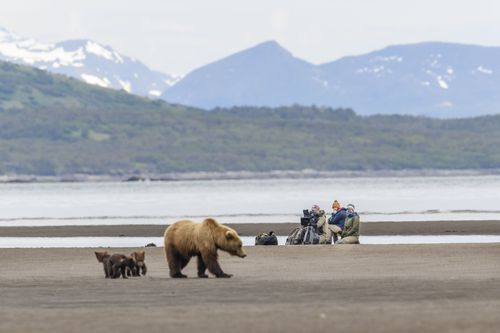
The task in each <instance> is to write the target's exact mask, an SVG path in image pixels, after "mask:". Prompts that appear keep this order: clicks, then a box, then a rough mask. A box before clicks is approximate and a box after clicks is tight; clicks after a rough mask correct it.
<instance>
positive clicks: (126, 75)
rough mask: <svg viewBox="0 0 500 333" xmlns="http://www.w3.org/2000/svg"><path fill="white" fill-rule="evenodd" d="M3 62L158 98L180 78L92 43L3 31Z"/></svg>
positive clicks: (0, 36) (0, 32)
mask: <svg viewBox="0 0 500 333" xmlns="http://www.w3.org/2000/svg"><path fill="white" fill-rule="evenodd" d="M0 60H5V61H10V62H15V63H19V64H25V65H31V66H34V67H37V68H40V69H43V70H47V71H50V72H54V73H58V74H65V75H68V76H71V77H74V78H77V79H80V80H82V81H85V82H87V83H89V84H95V85H99V86H102V87H108V88H114V89H123V90H126V91H127V92H130V93H134V94H138V95H143V96H150V97H159V96H160V95H161V94H162V93H163V92H164V91H165V90H166V89H168V88H169V87H170V86H172V85H173V84H174V83H175V82H176V81H177V80H178V79H180V77H174V76H172V75H167V74H163V73H160V72H157V71H153V70H151V69H149V68H148V67H146V66H145V65H144V64H143V63H141V62H140V61H138V60H136V59H133V58H130V57H127V56H124V55H121V54H119V53H118V52H116V51H114V50H113V49H112V48H111V47H109V46H104V45H101V44H99V43H97V42H94V41H91V40H69V41H63V42H59V43H56V44H44V43H40V42H38V41H36V40H34V39H30V38H23V37H20V36H17V35H15V34H13V33H11V32H9V31H7V30H6V29H3V28H1V27H0Z"/></svg>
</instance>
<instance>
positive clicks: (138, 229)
mask: <svg viewBox="0 0 500 333" xmlns="http://www.w3.org/2000/svg"><path fill="white" fill-rule="evenodd" d="M221 222H223V221H221ZM227 225H228V226H229V227H232V228H234V229H235V230H236V231H237V232H238V233H239V235H240V236H256V235H258V234H259V233H261V232H268V231H271V230H272V231H274V232H275V233H276V234H277V235H283V236H285V235H288V233H289V232H290V231H291V230H293V229H294V228H295V227H297V226H298V225H299V224H298V223H238V224H227ZM166 227H167V225H85V226H42V227H0V237H71V236H73V237H77V236H78V237H91V236H106V237H120V236H128V237H134V236H136V237H139V236H140V237H160V236H163V232H164V231H165V229H166ZM361 233H362V234H363V235H365V236H377V235H500V221H490V220H483V221H424V222H422V221H421V222H368V223H362V226H361Z"/></svg>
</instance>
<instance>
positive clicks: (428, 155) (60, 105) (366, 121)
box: [0, 63, 500, 175]
mask: <svg viewBox="0 0 500 333" xmlns="http://www.w3.org/2000/svg"><path fill="white" fill-rule="evenodd" d="M0 106H1V107H0V174H36V175H67V174H74V173H86V174H113V175H128V174H133V173H143V174H147V173H149V174H159V173H167V172H183V171H234V170H250V171H268V170H302V169H306V168H307V169H316V170H346V169H350V170H380V169H421V168H435V169H466V168H482V169H484V168H499V167H500V116H487V117H480V118H474V119H460V120H439V119H429V118H415V117H408V116H371V117H359V116H357V115H356V114H355V113H354V112H353V111H351V110H346V109H337V110H333V109H329V108H316V107H301V106H293V107H283V108H274V109H268V108H251V107H241V108H233V109H216V110H213V111H211V112H206V111H203V110H197V109H193V108H188V107H181V106H172V105H169V104H166V103H163V102H156V101H149V100H147V99H143V98H138V97H134V96H131V95H128V94H126V93H124V92H117V91H113V90H108V89H101V88H96V87H93V86H88V85H86V84H83V83H80V82H77V81H76V80H72V79H67V78H64V77H60V76H54V75H50V74H47V73H45V72H42V71H38V70H33V69H30V68H26V67H20V66H15V65H10V64H5V63H0Z"/></svg>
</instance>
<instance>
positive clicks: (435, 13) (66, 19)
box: [0, 0, 500, 74]
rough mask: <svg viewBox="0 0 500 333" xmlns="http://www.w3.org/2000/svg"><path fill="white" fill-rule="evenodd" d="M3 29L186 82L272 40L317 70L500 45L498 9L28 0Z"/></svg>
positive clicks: (439, 4) (448, 3)
mask: <svg viewBox="0 0 500 333" xmlns="http://www.w3.org/2000/svg"><path fill="white" fill-rule="evenodd" d="M0 26H3V27H4V28H6V29H8V30H11V31H13V32H15V33H17V34H18V35H21V36H25V37H34V38H36V39H38V40H40V41H42V42H51V43H52V42H57V41H61V40H65V39H75V38H89V39H93V40H95V41H98V42H101V43H104V44H107V45H110V46H112V47H113V48H114V49H115V50H117V51H119V52H121V53H123V54H125V55H128V56H133V57H135V58H137V59H139V60H141V61H143V62H144V63H145V64H146V65H148V66H149V67H151V68H154V69H157V70H160V71H163V72H167V73H176V74H181V73H187V72H189V71H191V70H193V69H195V68H197V67H200V66H202V65H205V64H207V63H210V62H212V61H215V60H218V59H220V58H222V57H224V56H227V55H229V54H232V53H234V52H237V51H240V50H242V49H245V48H248V47H251V46H253V45H255V44H258V43H260V42H263V41H266V40H276V41H278V42H279V43H280V44H281V45H282V46H283V47H285V48H287V49H288V50H289V51H291V52H292V53H293V54H294V55H295V56H297V57H299V58H302V59H304V60H307V61H309V62H312V63H323V62H328V61H332V60H336V59H338V58H340V57H343V56H346V55H353V54H361V53H365V52H369V51H373V50H376V49H379V48H382V47H385V46H387V45H390V44H401V43H414V42H421V41H431V40H432V41H448V42H460V43H468V44H480V45H488V46H500V1H496V0H495V1H494V0H475V1H470V0H460V1H457V0H419V1H405V0H371V1H370V0H349V1H346V0H297V1H293V0H275V1H273V0H252V1H243V0H205V1H204V0H179V1H170V0H141V1H133V0H128V1H127V0H85V1H76V0H73V1H72V0H46V1H40V0H20V1H2V3H1V10H0Z"/></svg>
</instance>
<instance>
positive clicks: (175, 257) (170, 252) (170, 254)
mask: <svg viewBox="0 0 500 333" xmlns="http://www.w3.org/2000/svg"><path fill="white" fill-rule="evenodd" d="M165 252H166V254H167V262H168V268H169V270H170V276H171V277H173V278H186V277H187V275H184V274H182V273H181V269H182V268H184V267H185V266H186V265H187V262H186V263H185V264H184V266H182V257H181V256H180V255H179V254H178V253H177V251H175V249H173V248H172V247H170V246H169V247H168V248H167V249H166V251H165ZM181 266H182V267H181Z"/></svg>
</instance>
